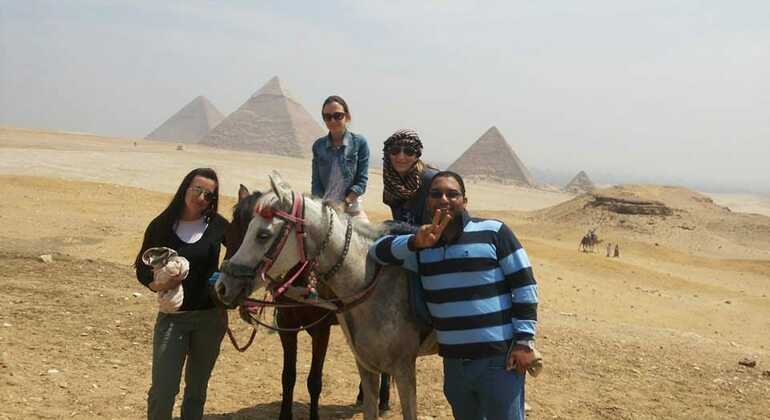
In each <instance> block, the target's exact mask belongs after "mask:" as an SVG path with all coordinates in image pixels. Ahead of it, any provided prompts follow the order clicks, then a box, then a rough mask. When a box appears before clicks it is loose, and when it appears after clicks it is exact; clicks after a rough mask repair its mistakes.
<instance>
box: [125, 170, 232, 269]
mask: <svg viewBox="0 0 770 420" xmlns="http://www.w3.org/2000/svg"><path fill="white" fill-rule="evenodd" d="M196 176H200V177H203V178H206V179H210V180H212V181H214V182H215V183H216V186H215V187H214V198H213V199H212V200H211V202H210V203H209V207H208V208H207V209H206V210H204V211H203V216H205V217H206V223H208V222H209V221H210V220H211V218H212V217H213V216H214V215H215V214H217V210H218V209H219V178H218V177H217V173H216V172H215V171H214V170H213V169H211V168H197V169H193V170H192V171H190V173H188V174H187V175H185V177H184V178H183V179H182V183H181V184H179V188H177V190H176V193H175V194H174V197H173V198H172V199H171V202H170V203H168V206H166V208H165V209H164V210H163V211H162V212H160V215H158V217H156V218H155V219H154V220H153V223H158V226H157V229H158V232H162V233H161V234H162V235H164V236H163V240H164V241H165V240H168V238H169V237H167V236H165V235H170V234H171V231H172V230H173V229H174V224H175V223H176V222H177V220H179V218H180V217H182V212H183V211H184V208H185V205H186V204H185V202H184V198H185V194H187V189H188V188H190V184H192V181H193V179H194V178H195V177H196ZM142 252H143V250H142V249H140V250H139V254H138V255H137V256H136V259H135V261H134V267H138V266H139V264H141V262H142Z"/></svg>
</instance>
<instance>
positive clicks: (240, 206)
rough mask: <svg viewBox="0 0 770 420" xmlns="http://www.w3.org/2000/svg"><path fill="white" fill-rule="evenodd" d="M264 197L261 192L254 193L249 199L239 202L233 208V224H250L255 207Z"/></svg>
mask: <svg viewBox="0 0 770 420" xmlns="http://www.w3.org/2000/svg"><path fill="white" fill-rule="evenodd" d="M264 195H265V194H262V193H261V192H259V191H254V192H253V193H251V194H249V196H248V197H246V198H244V199H242V200H238V202H237V203H235V205H234V206H233V219H232V220H233V222H236V223H238V224H239V225H240V226H246V225H248V222H249V221H250V220H251V218H252V217H253V214H252V212H253V211H254V206H255V205H256V204H257V201H259V199H260V198H261V197H263V196H264Z"/></svg>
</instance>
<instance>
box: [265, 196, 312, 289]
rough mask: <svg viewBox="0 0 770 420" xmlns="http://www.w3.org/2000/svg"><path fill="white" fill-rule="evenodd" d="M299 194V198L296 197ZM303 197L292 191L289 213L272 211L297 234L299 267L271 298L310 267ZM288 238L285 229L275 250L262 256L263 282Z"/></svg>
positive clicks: (266, 280) (286, 287) (266, 281)
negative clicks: (306, 250)
mask: <svg viewBox="0 0 770 420" xmlns="http://www.w3.org/2000/svg"><path fill="white" fill-rule="evenodd" d="M298 196H299V199H298V198H297V197H298ZM304 204H305V203H304V198H303V197H302V195H298V194H297V193H295V192H293V191H292V206H291V213H286V212H284V211H280V210H277V211H275V212H274V214H275V215H276V216H278V217H280V218H281V219H284V220H285V221H286V222H287V223H291V224H292V226H293V228H294V231H295V234H296V236H297V255H298V256H299V262H298V263H297V265H296V266H295V267H297V266H299V269H297V270H294V274H293V275H292V276H291V277H290V278H289V279H288V280H286V281H285V282H284V283H283V284H282V285H281V287H279V288H278V289H277V290H276V291H275V293H273V299H275V298H277V297H279V296H281V295H282V294H283V293H284V292H286V290H288V288H289V287H290V286H291V285H292V283H294V281H295V280H297V279H298V278H299V277H301V276H302V275H303V274H304V273H305V271H306V270H307V269H308V268H310V266H311V261H309V260H308V259H307V257H306V256H305V229H304V225H305V219H304V218H303V217H302V216H303V214H302V213H303V211H304ZM288 239H289V233H288V231H287V233H286V234H284V235H282V236H281V238H280V239H279V242H278V244H277V247H276V248H275V252H274V253H272V255H270V256H264V257H262V264H260V265H261V269H260V270H259V271H260V278H261V280H262V281H264V282H265V283H269V281H268V279H267V272H268V271H269V270H270V267H272V265H273V263H274V262H275V261H276V260H277V259H278V257H279V256H280V255H281V251H283V247H284V246H285V245H286V241H287V240H288Z"/></svg>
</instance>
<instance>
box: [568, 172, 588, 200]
mask: <svg viewBox="0 0 770 420" xmlns="http://www.w3.org/2000/svg"><path fill="white" fill-rule="evenodd" d="M595 188H596V186H595V185H594V183H593V181H591V178H589V177H588V174H586V173H585V171H580V172H578V174H577V175H575V177H574V178H572V181H570V182H569V183H568V184H567V185H565V186H564V191H567V192H571V193H575V194H582V193H586V192H591V191H593V190H594V189H595Z"/></svg>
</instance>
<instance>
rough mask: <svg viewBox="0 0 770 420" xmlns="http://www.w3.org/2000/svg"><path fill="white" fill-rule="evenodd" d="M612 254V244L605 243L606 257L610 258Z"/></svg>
mask: <svg viewBox="0 0 770 420" xmlns="http://www.w3.org/2000/svg"><path fill="white" fill-rule="evenodd" d="M611 253H612V242H607V257H610V256H611V255H610V254H611Z"/></svg>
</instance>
